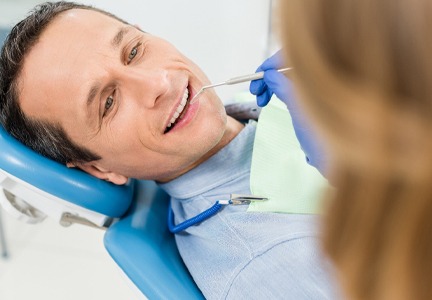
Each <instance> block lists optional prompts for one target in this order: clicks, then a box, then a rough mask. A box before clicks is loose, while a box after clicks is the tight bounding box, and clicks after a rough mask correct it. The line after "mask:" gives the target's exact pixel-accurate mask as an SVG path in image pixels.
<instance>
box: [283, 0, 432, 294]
mask: <svg viewBox="0 0 432 300" xmlns="http://www.w3.org/2000/svg"><path fill="white" fill-rule="evenodd" d="M280 5H281V7H280V8H281V9H280V11H281V23H282V28H281V36H282V40H283V44H284V49H285V57H286V60H287V62H288V65H290V66H292V67H294V70H295V75H294V83H295V86H296V88H297V91H298V94H299V99H300V100H299V102H300V105H301V106H303V108H304V109H305V111H306V112H307V113H308V114H309V115H310V117H311V119H312V120H313V121H314V125H315V126H316V129H317V130H318V132H319V133H321V135H322V136H323V137H324V139H325V141H327V143H328V145H327V146H328V147H329V149H330V157H331V166H332V168H331V169H330V170H329V177H330V180H331V182H332V183H333V184H334V185H335V186H336V193H335V194H333V195H332V196H329V198H330V199H329V202H328V207H327V214H326V218H325V232H324V248H325V250H326V252H327V253H328V254H329V256H330V257H331V259H332V260H333V261H334V263H335V265H336V268H337V269H338V274H339V275H340V276H339V278H340V279H341V282H342V285H343V287H344V290H345V292H346V294H347V295H348V296H349V298H350V299H391V300H398V299H432V1H430V0H410V1H406V0H381V1H379V0H361V1H358V0H328V1H320V0H283V1H281V3H280Z"/></svg>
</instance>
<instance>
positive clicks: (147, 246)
mask: <svg viewBox="0 0 432 300" xmlns="http://www.w3.org/2000/svg"><path fill="white" fill-rule="evenodd" d="M135 191H136V194H135V195H134V198H135V202H134V205H133V207H132V208H131V210H130V211H129V213H128V214H127V216H126V217H124V218H122V219H121V220H120V221H118V222H117V223H115V224H113V225H112V226H111V227H110V228H109V229H108V231H107V232H106V234H105V238H104V243H105V247H106V249H107V251H108V252H109V253H110V255H111V256H112V258H113V259H114V260H115V261H116V263H117V264H118V265H119V266H120V267H121V268H122V269H123V271H124V272H125V273H126V275H127V276H128V277H129V278H130V279H131V280H132V282H133V283H134V284H135V285H136V286H137V287H138V288H139V290H140V291H141V292H142V293H143V294H144V295H145V296H146V297H148V298H149V299H204V297H203V295H202V293H201V292H200V290H199V289H198V287H197V286H196V285H195V282H194V281H193V279H192V277H191V276H190V274H189V272H188V270H187V268H186V266H185V265H184V263H183V261H182V259H181V257H180V254H179V253H178V250H177V246H176V243H175V239H174V235H172V234H171V233H170V232H169V231H168V226H167V214H168V201H169V196H168V195H167V194H166V193H165V192H163V191H162V190H161V189H160V188H158V187H157V185H156V184H155V183H154V182H152V181H138V182H137V183H136V189H135Z"/></svg>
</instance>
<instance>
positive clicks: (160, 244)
mask: <svg viewBox="0 0 432 300" xmlns="http://www.w3.org/2000/svg"><path fill="white" fill-rule="evenodd" d="M168 201H169V197H168V195H167V194H165V193H164V192H163V191H162V190H161V189H159V188H158V187H157V186H156V184H155V183H154V182H152V181H138V180H130V181H129V182H128V184H127V185H124V186H116V185H113V184H111V183H109V182H105V181H103V180H99V179H97V178H95V177H92V176H90V175H88V174H86V173H84V172H82V171H80V170H77V169H69V168H67V167H65V166H63V165H61V164H58V163H56V162H54V161H52V160H50V159H47V158H45V157H43V156H41V155H39V154H37V153H35V152H34V151H32V150H30V149H29V148H27V147H26V146H24V145H23V144H21V143H20V142H18V141H17V140H15V139H14V138H13V137H11V136H10V135H9V134H8V133H7V132H6V131H5V130H4V129H3V127H1V126H0V204H1V205H2V206H3V208H4V209H5V210H6V211H8V212H9V213H11V214H12V215H14V216H15V217H16V218H18V219H21V220H23V221H25V222H27V223H38V222H41V221H43V220H44V219H45V218H46V217H50V218H53V219H54V220H57V221H58V222H59V223H60V224H61V225H63V226H69V225H71V224H73V223H78V224H83V225H88V226H92V227H96V228H101V229H104V230H106V233H105V236H104V245H105V248H106V250H107V251H108V253H109V254H110V255H111V257H112V258H113V260H114V261H115V262H116V263H117V264H118V266H119V267H120V268H121V269H122V270H123V272H124V273H125V274H126V275H127V277H129V279H130V280H131V281H132V283H133V284H134V285H135V286H136V287H137V288H138V290H139V291H141V293H142V294H143V295H145V296H146V297H147V298H148V299H203V298H204V297H203V295H202V294H201V292H200V290H199V289H198V288H197V286H196V285H195V283H194V281H193V279H192V277H191V276H190V274H189V272H188V270H187V269H186V267H185V265H184V264H183V261H182V259H181V257H180V255H179V253H178V250H177V247H176V244H175V240H174V236H173V235H172V234H171V233H170V232H169V231H168V226H167V221H166V220H167V214H168Z"/></svg>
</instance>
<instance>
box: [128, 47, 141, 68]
mask: <svg viewBox="0 0 432 300" xmlns="http://www.w3.org/2000/svg"><path fill="white" fill-rule="evenodd" d="M139 46H141V43H138V44H137V45H136V46H135V47H133V48H132V50H131V52H130V53H129V56H128V59H127V63H128V64H130V63H131V62H132V60H133V59H134V58H135V57H136V56H137V54H138V47H139Z"/></svg>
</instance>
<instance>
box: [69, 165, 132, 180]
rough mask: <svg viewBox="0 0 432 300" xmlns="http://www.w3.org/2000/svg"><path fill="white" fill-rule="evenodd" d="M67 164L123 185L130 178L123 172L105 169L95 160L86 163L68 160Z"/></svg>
mask: <svg viewBox="0 0 432 300" xmlns="http://www.w3.org/2000/svg"><path fill="white" fill-rule="evenodd" d="M66 166H67V167H68V168H74V167H76V168H79V169H81V170H83V171H84V172H86V173H88V174H90V175H92V176H94V177H97V178H99V179H103V180H106V181H110V182H112V183H114V184H118V185H122V184H125V183H126V182H127V181H128V178H127V177H126V176H123V175H121V174H118V173H115V172H111V171H108V170H105V169H103V168H101V167H100V166H98V165H97V164H95V163H94V161H93V162H85V163H81V162H68V163H67V164H66Z"/></svg>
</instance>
